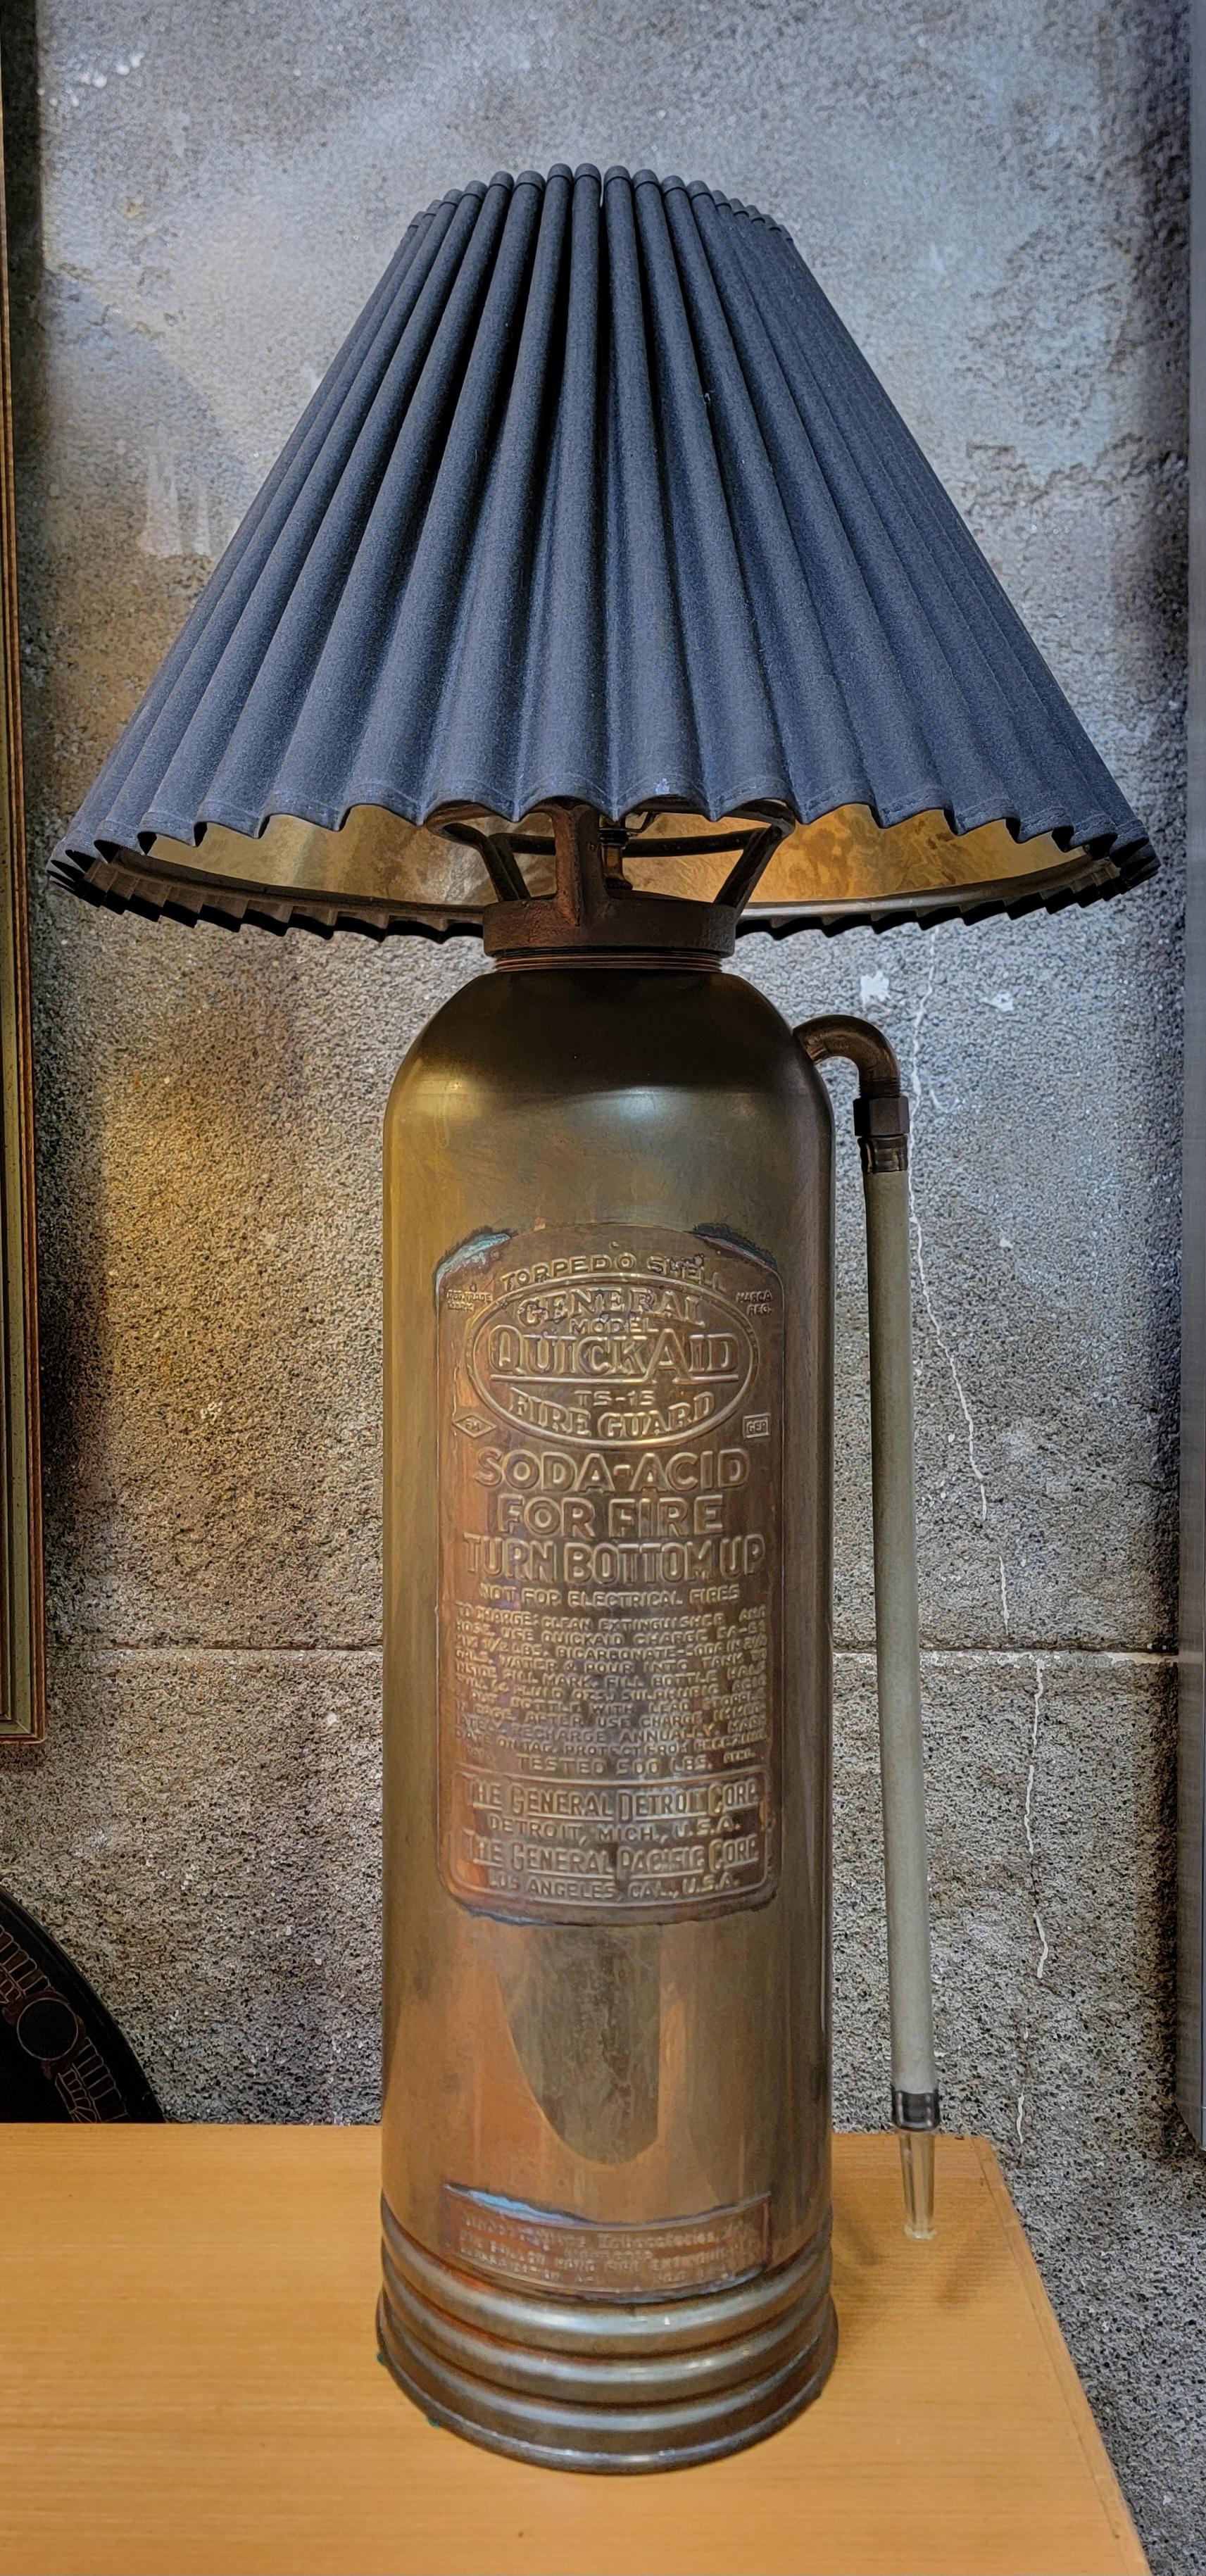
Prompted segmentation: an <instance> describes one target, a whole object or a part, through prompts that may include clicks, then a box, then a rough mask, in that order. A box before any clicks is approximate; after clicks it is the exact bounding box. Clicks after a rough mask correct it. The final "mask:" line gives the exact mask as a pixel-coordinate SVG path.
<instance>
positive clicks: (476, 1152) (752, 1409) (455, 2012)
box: [380, 807, 938, 2470]
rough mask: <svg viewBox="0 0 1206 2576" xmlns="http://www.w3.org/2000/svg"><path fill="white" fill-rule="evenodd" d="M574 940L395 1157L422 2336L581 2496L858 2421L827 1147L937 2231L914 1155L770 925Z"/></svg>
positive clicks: (404, 1983)
mask: <svg viewBox="0 0 1206 2576" xmlns="http://www.w3.org/2000/svg"><path fill="white" fill-rule="evenodd" d="M554 822H555V831H556V838H557V845H558V849H557V870H558V888H557V896H556V898H555V899H552V898H545V899H544V900H543V901H540V902H527V901H523V900H512V901H510V902H505V903H500V904H499V905H498V907H497V910H496V913H495V915H494V916H492V918H491V921H490V924H489V929H488V933H487V936H488V943H489V944H490V945H491V946H492V947H493V948H494V950H495V954H496V960H497V970H496V971H495V972H494V973H493V974H491V975H489V976H487V977H483V978H479V979H476V980H474V981H473V982H471V983H469V984H468V985H467V986H466V987H465V988H464V989H463V990H462V991H461V992H460V993H458V994H457V996H456V997H455V999H454V1000H452V1001H451V1002H449V1003H448V1004H447V1005H446V1006H445V1008H444V1009H443V1010H442V1011H440V1012H439V1013H438V1014H437V1016H436V1018H435V1019H434V1020H433V1021H432V1022H431V1023H430V1025H429V1026H428V1027H427V1028H426V1029H425V1031H424V1032H423V1035H422V1036H421V1037H420V1039H419V1040H418V1041H417V1043H416V1045H415V1046H414V1048H413V1049H412V1051H411V1053H410V1055H409V1056H408V1057H407V1059H406V1061H405V1063H404V1064H403V1066H402V1069H401V1072H400V1073H399V1076H398V1079H397V1082H396V1084H395V1087H394V1091H393V1096H392V1099H391V1103H390V1108H389V1114H388V1119H387V1127H386V1174H385V1189H386V1306H385V1312H386V1353H387V1394H386V1444H387V1445H386V1474H387V1479H388V1485H389V1495H388V1505H389V1507H388V1509H387V1512H386V1525H387V1528H388V1529H389V1530H390V1532H391V1546H390V1554H389V1562H388V1566H387V1575H386V1587H387V1594H386V1597H387V1609H386V1635H387V1665H386V1701H385V1705H386V1761H387V1777H386V1793H385V1813H386V1830H387V1849H386V1863H385V1916H386V2052H387V2073H386V2097H385V2190H384V2226H385V2291H384V2295H383V2299H382V2305H381V2319H380V2330H381V2337H382V2345H383V2350H384V2352H385V2355H386V2358H387V2359H388V2361H389V2363H390V2365H391V2367H392V2368H393V2369H394V2371H395V2372H396V2374H397V2376H398V2377H399V2378H400V2379H401V2380H402V2382H403V2384H404V2385H405V2386H406V2387H407V2388H408V2389H409V2390H410V2392H411V2393H412V2395H413V2396H415V2397H416V2398H417V2399H418V2401H419V2402H420V2404H421V2405H422V2406H423V2407H424V2408H425V2409H426V2411H427V2412H428V2413H429V2414H430V2415H433V2416H436V2417H438V2418H439V2419H440V2420H442V2421H443V2422H445V2423H447V2424H450V2425H452V2426H454V2427H455V2428H456V2429H458V2430H459V2431H462V2432H464V2433H468V2434H470V2435H472V2436H473V2437H474V2438H475V2439H477V2440H480V2441H485V2442H488V2443H491V2444H493V2445H495V2446H496V2447H498V2448H501V2449H504V2450H508V2451H513V2452H516V2453H519V2454H520V2455H521V2456H523V2457H525V2458H527V2459H532V2460H541V2461H547V2462H551V2463H554V2464H557V2465H561V2466H566V2467H576V2468H592V2469H610V2470H623V2469H649V2468H657V2467H664V2466H669V2465H673V2464H678V2463H681V2462H688V2461H696V2460H702V2459H708V2458H711V2457H714V2456H715V2455H717V2454H718V2453H721V2452H723V2451H726V2450H731V2449H734V2448H736V2447H738V2446H740V2445H741V2444H743V2443H745V2442H748V2441H751V2440H753V2439H755V2438H756V2437H757V2436H759V2435H761V2434H763V2433H766V2432H768V2431H770V2430H772V2429H773V2428H774V2427H775V2426H776V2425H777V2424H780V2423H782V2422H784V2421H785V2420H786V2419H787V2418H788V2417H789V2416H790V2415H792V2414H793V2413H795V2412H796V2411H797V2409H798V2408H799V2407H801V2406H802V2405H804V2404H805V2403H806V2402H807V2401H808V2399H809V2398H810V2397H811V2396H813V2395H814V2394H815V2393H816V2391H817V2390H818V2389H819V2387H820V2386H821V2384H822V2382H823V2380H824V2378H825V2375H826V2373H827V2371H828V2369H829V2366H830V2363H831V2360H832V2358H833V2352H834V2348H835V2338H836V2327H835V2320H834V2313H833V2307H832V2303H831V2299H830V2294H829V2277H830V2266H829V2228H830V2205H829V2135H830V2132H829V2003H828V1979H829V1841H830V1830H829V1803H830V1787H829V1775H830V1697H831V1681H830V1662H831V1624H830V1545H831V1542H830V1521H831V1411H832V1310H833V1287H832V1271H833V1227H832V1119H831V1113H830V1107H829V1101H828V1097H827V1094H826V1091H825V1089H824V1086H823V1084H822V1083H821V1081H820V1079H819V1077H818V1074H817V1072H816V1070H815V1066H816V1064H817V1062H818V1061H820V1060H821V1059H822V1058H824V1057H825V1056H828V1055H833V1054H843V1055H847V1056H849V1057H851V1058H852V1059H853V1061H854V1062H855V1064H856V1065H857V1068H858V1072H859V1077H860V1098H859V1104H858V1110H857V1113H856V1116H857V1125H858V1131H859V1135H860V1139H861V1144H862V1153H863V1163H864V1171H865V1175H866V1191H867V1207H868V1247H869V1256H870V1258H869V1272H870V1296H871V1334H872V1384H873V1400H872V1426H873V1466H874V1478H875V1510H874V1523H875V1561H876V1596H877V1638H878V1648H879V1687H880V1714H881V1730H882V1743H883V1777H884V1814H885V1829H886V1849H887V1863H888V1922H889V1945H890V1954H891V1981H892V1987H891V1990H892V2027H893V2086H894V2094H893V2111H894V2117H895V2119H896V2121H897V2124H898V2126H899V2128H900V2132H901V2138H902V2145H903V2148H904V2153H905V2179H906V2202H907V2210H908V2218H909V2224H910V2226H911V2227H912V2229H913V2230H914V2232H916V2233H927V2232H929V2229H930V2226H931V2218H930V2212H931V2208H932V2149H933V2131H934V2128H935V2126H936V2124H937V2118H938V2097H937V2090H936V2080H935V2071H934V2054H933V2037H932V2027H931V2015H930V1979H929V1940H928V1926H927V1910H926V1861H925V1822H924V1806H923V1789H922V1770H921V1732H920V1707H919V1694H918V1658H917V1606H916V1575H915V1565H914V1546H913V1485H912V1428H911V1370H910V1356H909V1275H908V1203H907V1177H906V1171H905V1157H906V1141H905V1140H906V1129H907V1111H906V1105H905V1103H904V1101H903V1100H902V1098H901V1091H900V1082H899V1076H898V1073H897V1069H896V1064H895V1059H894V1058H893V1055H892V1052H891V1049H890V1047H889V1046H888V1044H887V1041H886V1040H885V1039H884V1038H882V1037H880V1036H879V1035H878V1033H877V1032H876V1031H875V1030H873V1029H871V1028H870V1027H868V1026H867V1024H866V1023H864V1022H861V1021H857V1020H838V1019H831V1020H820V1021H814V1022H812V1023H810V1024H809V1025H808V1026H806V1027H805V1028H803V1029H801V1030H798V1031H796V1032H795V1033H794V1034H793V1032H792V1031H791V1030H790V1029H789V1028H788V1027H787V1026H786V1025H785V1023H784V1022H783V1021H782V1020H781V1019H780V1017H779V1015H778V1013H777V1012H776V1011H775V1010H774V1009H773V1008H772V1006H771V1004H770V1003H769V1002H768V1001H766V1000H765V999H764V998H763V997H762V996H761V995H760V994H759V993H758V992H756V991H755V990H754V989H753V988H752V987H751V986H750V985H748V984H746V983H744V982H743V981H740V980H738V979H736V978H732V977H729V976H725V975H723V974H721V973H719V972H718V971H717V968H718V966H719V963H720V957H721V955H722V954H723V953H724V952H725V950H726V949H727V948H728V947H730V946H731V941H732V925H733V915H732V914H731V913H730V912H728V911H727V910H726V909H725V908H723V907H719V906H715V905H705V904H696V903H684V902H681V901H673V900H669V901H661V900H659V899H657V898H655V897H649V896H633V895H631V894H630V893H627V892H626V890H624V889H623V885H622V880H619V879H611V880H609V879H608V877H607V874H606V870H605V865H604V858H605V853H604V852H603V851H602V849H601V844H600V835H599V825H598V818H597V817H596V816H594V815H593V814H591V813H590V812H589V811H588V810H587V809H585V808H581V807H579V808H567V809H561V810H560V811H559V812H558V813H557V814H556V816H555V818H554Z"/></svg>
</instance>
